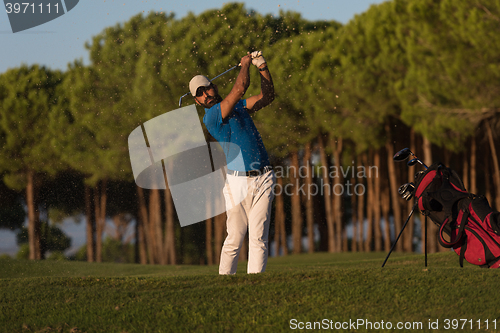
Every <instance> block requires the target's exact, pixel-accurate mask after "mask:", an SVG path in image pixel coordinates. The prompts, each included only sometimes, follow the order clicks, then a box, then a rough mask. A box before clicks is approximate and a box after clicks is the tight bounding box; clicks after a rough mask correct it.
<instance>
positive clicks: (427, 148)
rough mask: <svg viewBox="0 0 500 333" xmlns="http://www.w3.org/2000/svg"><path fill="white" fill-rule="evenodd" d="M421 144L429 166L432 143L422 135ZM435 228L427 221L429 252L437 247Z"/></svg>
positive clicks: (425, 161) (434, 250)
mask: <svg viewBox="0 0 500 333" xmlns="http://www.w3.org/2000/svg"><path fill="white" fill-rule="evenodd" d="M423 145H424V163H425V164H426V165H427V166H429V165H431V164H432V145H431V142H430V141H429V140H428V139H427V138H426V137H423ZM422 221H424V218H422ZM424 223H425V222H424ZM437 229H438V228H437V226H436V225H435V224H434V223H432V222H431V221H428V225H427V237H428V239H427V244H428V245H427V250H428V252H429V253H435V252H437V248H438V243H437V238H436V233H437ZM422 231H423V230H422ZM422 235H423V233H422Z"/></svg>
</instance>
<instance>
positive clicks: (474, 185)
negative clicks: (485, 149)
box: [469, 136, 477, 194]
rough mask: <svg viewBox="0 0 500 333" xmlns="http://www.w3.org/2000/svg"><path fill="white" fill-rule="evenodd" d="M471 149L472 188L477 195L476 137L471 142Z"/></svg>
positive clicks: (470, 189)
mask: <svg viewBox="0 0 500 333" xmlns="http://www.w3.org/2000/svg"><path fill="white" fill-rule="evenodd" d="M471 141H472V142H471V147H470V188H469V191H470V192H471V193H474V194H476V193H477V183H476V179H477V178H476V177H477V176H476V137H475V136H473V137H472V140H471Z"/></svg>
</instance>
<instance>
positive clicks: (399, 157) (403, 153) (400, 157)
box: [392, 148, 412, 162]
mask: <svg viewBox="0 0 500 333" xmlns="http://www.w3.org/2000/svg"><path fill="white" fill-rule="evenodd" d="M410 155H412V152H411V150H410V148H403V149H401V150H400V151H398V152H397V153H396V154H394V156H393V157H392V159H393V160H394V161H395V162H401V161H404V160H406V159H407V158H408V156H410Z"/></svg>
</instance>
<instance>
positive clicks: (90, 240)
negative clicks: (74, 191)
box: [85, 185, 95, 262]
mask: <svg viewBox="0 0 500 333" xmlns="http://www.w3.org/2000/svg"><path fill="white" fill-rule="evenodd" d="M91 191H92V189H91V188H90V187H89V186H88V185H85V216H86V233H87V261H88V262H94V258H95V255H94V248H95V234H94V231H95V226H94V225H95V218H94V215H93V214H92V193H91Z"/></svg>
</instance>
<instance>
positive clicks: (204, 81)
mask: <svg viewBox="0 0 500 333" xmlns="http://www.w3.org/2000/svg"><path fill="white" fill-rule="evenodd" d="M210 83H211V82H210V80H209V79H208V78H207V77H206V76H203V75H196V76H195V77H193V78H192V79H191V81H189V91H191V95H193V96H196V90H197V89H198V88H199V87H201V86H204V87H208V86H209V85H210Z"/></svg>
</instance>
